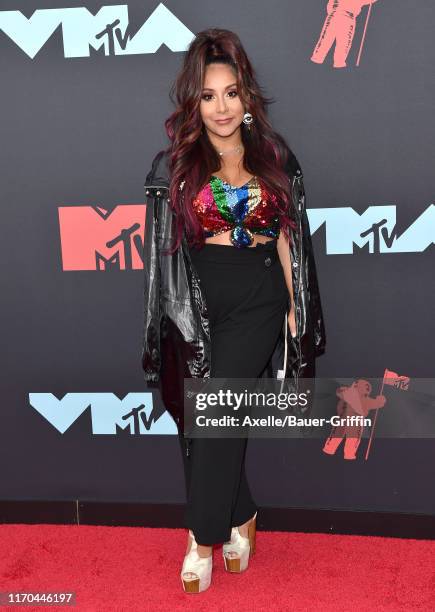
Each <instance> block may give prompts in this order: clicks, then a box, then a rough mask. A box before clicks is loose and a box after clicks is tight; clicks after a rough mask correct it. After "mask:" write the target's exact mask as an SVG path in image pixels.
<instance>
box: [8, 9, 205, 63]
mask: <svg viewBox="0 0 435 612" xmlns="http://www.w3.org/2000/svg"><path fill="white" fill-rule="evenodd" d="M58 28H60V29H61V33H62V38H63V52H64V57H66V58H70V57H89V56H90V49H91V48H92V49H94V50H95V51H97V52H100V53H102V54H103V55H105V56H115V55H140V54H144V53H156V51H158V49H159V48H160V47H161V45H162V44H165V45H166V46H167V47H168V48H169V49H170V50H171V51H173V52H177V51H185V50H186V49H187V47H188V45H189V43H190V42H191V41H192V40H193V39H194V38H195V34H194V33H193V32H191V31H190V30H189V29H188V28H187V27H186V26H185V25H184V23H182V21H180V20H179V19H178V18H177V17H176V16H175V15H174V14H173V13H171V11H170V10H169V9H167V8H166V7H165V5H164V4H162V3H161V2H160V4H159V5H158V6H157V7H156V8H155V10H154V11H153V12H152V13H151V15H150V16H149V17H148V19H147V20H146V21H145V23H143V24H142V25H141V26H140V27H139V28H133V27H132V25H131V24H130V21H129V15H128V6H127V5H126V4H117V5H114V6H102V7H101V8H100V10H99V11H98V12H97V13H96V14H95V15H93V14H92V13H91V12H90V11H89V10H88V9H87V8H86V7H85V6H75V7H71V8H50V9H38V10H36V11H34V13H33V15H32V16H31V17H30V18H29V19H28V18H27V17H26V16H25V15H23V14H22V13H21V11H0V31H3V32H4V33H5V34H6V36H8V37H9V38H10V39H11V40H13V41H14V43H15V44H16V45H17V46H18V47H19V48H20V49H21V50H22V51H24V53H26V55H28V56H29V57H30V58H31V59H33V58H34V57H35V56H36V54H37V53H38V52H39V51H40V50H41V49H42V47H43V46H44V45H45V44H46V42H47V41H48V40H49V39H50V38H51V36H53V35H54V33H55V32H56V30H57V29H58Z"/></svg>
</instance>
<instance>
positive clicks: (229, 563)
mask: <svg viewBox="0 0 435 612" xmlns="http://www.w3.org/2000/svg"><path fill="white" fill-rule="evenodd" d="M256 534H257V513H255V514H254V516H253V517H252V518H251V520H250V521H249V524H248V537H247V538H245V537H244V536H242V535H240V532H239V529H238V527H233V528H232V529H231V540H229V542H225V543H224V545H223V546H222V555H223V558H224V562H225V569H226V570H227V572H234V573H240V572H243V571H245V570H246V569H247V568H248V563H249V557H250V556H251V555H253V554H255V538H256Z"/></svg>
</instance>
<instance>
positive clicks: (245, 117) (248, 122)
mask: <svg viewBox="0 0 435 612" xmlns="http://www.w3.org/2000/svg"><path fill="white" fill-rule="evenodd" d="M253 121H254V117H253V116H252V115H251V113H245V114H244V115H243V123H244V124H245V125H247V126H248V130H250V129H251V123H252V122H253Z"/></svg>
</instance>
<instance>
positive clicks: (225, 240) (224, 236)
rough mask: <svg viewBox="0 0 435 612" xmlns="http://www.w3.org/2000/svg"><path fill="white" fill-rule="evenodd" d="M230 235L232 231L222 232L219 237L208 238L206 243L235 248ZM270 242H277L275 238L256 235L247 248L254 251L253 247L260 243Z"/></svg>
mask: <svg viewBox="0 0 435 612" xmlns="http://www.w3.org/2000/svg"><path fill="white" fill-rule="evenodd" d="M230 234H231V230H228V231H227V232H222V233H221V234H217V236H211V237H210V238H206V239H205V242H206V243H207V242H209V243H211V244H226V245H229V246H234V245H233V243H232V242H231V240H230ZM270 240H275V238H271V237H270V236H262V235H261V234H259V235H255V234H254V235H253V241H252V244H251V245H249V246H248V247H246V248H248V249H252V248H253V247H255V246H256V244H257V243H258V242H261V243H263V244H264V243H265V242H269V241H270Z"/></svg>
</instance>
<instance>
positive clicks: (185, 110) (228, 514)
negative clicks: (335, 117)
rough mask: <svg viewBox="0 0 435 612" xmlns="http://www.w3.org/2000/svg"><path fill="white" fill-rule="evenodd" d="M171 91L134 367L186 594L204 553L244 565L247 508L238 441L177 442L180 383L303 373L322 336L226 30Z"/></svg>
mask: <svg viewBox="0 0 435 612" xmlns="http://www.w3.org/2000/svg"><path fill="white" fill-rule="evenodd" d="M175 93H176V110H175V112H174V113H173V114H172V115H171V116H170V117H169V118H168V119H167V120H166V122H165V126H166V130H167V134H168V136H169V139H170V141H171V144H170V146H169V147H168V149H167V150H166V151H160V152H159V153H158V154H157V155H156V157H155V158H154V160H153V164H152V168H151V170H150V172H149V173H148V175H147V178H146V181H145V186H146V196H147V207H146V209H147V210H146V229H145V250H144V270H145V308H144V310H145V326H144V344H143V354H142V365H143V368H144V372H145V378H146V380H147V382H148V384H149V385H150V384H152V383H157V384H158V387H159V389H160V391H161V395H162V399H163V402H164V405H165V407H166V409H167V410H168V411H169V412H170V414H171V415H172V416H173V418H174V420H175V422H176V424H177V427H178V432H179V440H180V444H181V448H182V455H183V461H184V470H185V479H186V497H187V506H186V514H185V524H186V527H187V528H188V529H189V533H188V542H187V549H186V555H185V558H184V561H183V565H182V570H181V580H182V583H183V588H184V590H185V591H186V592H200V591H203V590H205V589H206V588H208V586H209V585H210V581H211V573H212V551H213V545H214V544H217V543H223V557H224V561H225V568H226V569H227V570H228V571H234V572H239V571H243V570H245V569H246V568H247V567H248V560H249V556H250V555H252V554H253V552H254V550H255V522H256V515H257V506H256V504H255V502H254V500H253V499H252V496H251V493H250V490H249V486H248V481H247V478H246V473H245V466H244V461H245V452H246V443H247V438H246V437H244V438H243V437H241V438H223V437H220V438H198V437H195V438H191V439H189V438H188V437H185V436H184V434H185V431H184V415H183V392H184V378H192V377H194V378H195V377H196V378H209V377H216V378H219V377H230V378H259V377H274V378H276V377H284V379H283V380H285V379H286V378H290V379H291V380H292V382H294V380H295V379H298V378H299V377H300V376H306V377H314V375H315V374H314V359H315V357H316V356H318V355H320V354H321V353H322V352H323V351H324V347H325V330H324V323H323V316H322V309H321V304H320V296H319V291H318V285H317V276H316V268H315V263H314V258H313V252H312V247H311V238H310V233H309V225H308V220H307V217H306V211H305V200H304V190H303V182H302V173H301V170H300V168H299V165H298V163H297V160H296V158H295V157H294V155H293V154H292V153H291V151H290V150H289V148H288V146H287V145H286V143H285V140H284V139H283V138H282V137H281V136H280V135H279V134H277V133H276V132H275V131H274V130H273V129H272V127H271V125H270V123H269V121H268V119H267V115H266V111H265V106H266V104H268V103H269V102H270V101H269V100H267V99H266V98H264V96H263V95H262V93H261V91H260V87H259V85H258V83H257V81H256V79H255V75H254V70H253V68H252V66H251V64H250V62H249V59H248V57H247V55H246V53H245V51H244V49H243V47H242V45H241V42H240V40H239V38H238V37H237V35H236V34H234V33H233V32H230V31H228V30H221V29H209V30H206V31H204V32H200V33H199V34H198V35H197V36H196V38H195V39H194V40H193V41H192V43H191V44H190V46H189V49H188V50H187V53H186V55H185V59H184V65H183V67H182V69H181V71H180V74H179V75H178V78H177V80H176V82H175ZM288 330H289V333H288ZM283 355H284V357H283Z"/></svg>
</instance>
